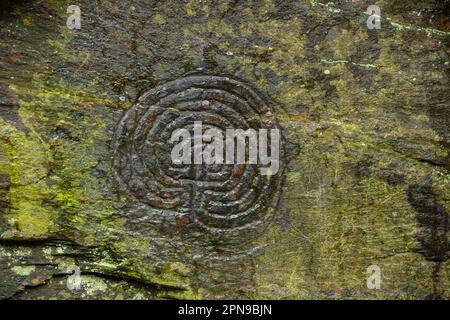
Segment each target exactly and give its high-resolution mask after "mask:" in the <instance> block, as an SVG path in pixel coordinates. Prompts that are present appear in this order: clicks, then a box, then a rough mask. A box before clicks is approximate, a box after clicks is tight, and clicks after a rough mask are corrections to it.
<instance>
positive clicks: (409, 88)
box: [0, 0, 450, 299]
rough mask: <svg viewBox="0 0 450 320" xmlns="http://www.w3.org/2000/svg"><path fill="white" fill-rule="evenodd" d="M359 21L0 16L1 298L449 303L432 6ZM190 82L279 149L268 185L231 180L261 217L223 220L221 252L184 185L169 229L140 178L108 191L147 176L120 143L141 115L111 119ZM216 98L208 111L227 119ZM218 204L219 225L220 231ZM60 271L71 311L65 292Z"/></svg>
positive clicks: (215, 13)
mask: <svg viewBox="0 0 450 320" xmlns="http://www.w3.org/2000/svg"><path fill="white" fill-rule="evenodd" d="M71 4H76V5H79V6H80V8H81V18H82V20H81V29H79V30H77V29H74V30H70V29H69V28H68V27H67V25H66V20H67V18H68V16H69V14H67V7H68V6H69V5H71ZM370 4H372V3H369V2H367V1H348V2H347V1H337V2H334V3H331V2H324V3H321V2H317V1H276V0H264V1H254V2H253V1H239V0H237V1H236V0H229V1H227V0H217V1H197V0H190V1H186V2H185V1H175V0H169V1H157V0H155V1H144V0H134V1H132V0H127V1H120V2H119V1H117V2H115V1H106V0H101V1H87V0H78V1H76V3H72V2H70V3H69V2H68V1H50V0H48V1H27V2H25V1H18V2H16V1H5V2H2V3H1V12H0V39H1V40H2V41H1V42H0V297H1V298H12V299H46V298H85V299H86V298H91V299H108V298H114V299H152V298H159V297H175V298H221V297H226V298H274V299H280V298H293V299H304V298H310V299H311V298H312V299H324V298H328V299H335V298H355V299H356V298H364V299H366V298H393V299H406V298H411V299H423V298H435V299H448V298H450V285H449V280H448V279H449V278H450V277H449V273H450V265H449V259H448V256H449V248H450V246H449V243H450V241H449V238H448V234H449V222H448V220H449V217H448V216H449V210H450V188H449V183H450V172H449V170H450V154H449V149H450V148H449V146H450V130H449V127H450V121H449V114H450V104H449V92H450V91H449V46H448V44H449V37H450V33H449V31H450V27H449V26H450V23H449V18H448V14H446V10H447V11H448V2H447V1H431V0H430V1H420V2H418V1H388V0H384V1H378V4H379V6H380V7H381V17H382V21H381V29H379V30H378V29H374V30H369V29H368V28H367V24H366V21H367V18H368V15H367V14H366V10H367V7H368V6H369V5H370ZM192 77H194V78H195V77H203V78H202V79H204V80H205V84H204V87H203V86H202V85H198V84H197V85H198V87H199V89H200V91H199V92H200V93H202V92H203V94H206V93H205V92H208V90H206V89H205V87H211V86H213V83H214V81H216V80H214V79H218V78H227V79H232V80H230V81H236V83H239V84H242V86H245V87H246V88H247V87H248V88H249V89H248V90H250V91H249V92H252V94H254V96H255V97H260V98H261V101H264V103H265V104H267V106H266V107H264V106H261V107H263V109H264V111H268V110H270V111H271V112H270V115H267V114H265V113H263V112H261V114H259V113H258V112H250V113H248V112H243V113H242V115H243V117H242V119H243V120H245V121H255V122H254V124H255V125H257V124H258V125H259V123H262V120H264V119H265V120H267V119H266V118H265V117H269V118H273V119H274V121H277V122H276V123H277V126H278V125H279V126H280V127H281V128H282V130H283V135H284V138H285V140H284V143H283V145H284V150H285V157H283V159H282V160H283V161H282V164H283V167H284V170H282V171H281V172H280V175H278V176H276V177H274V178H273V180H270V179H269V180H268V181H267V183H266V184H264V181H262V180H255V181H257V182H258V183H256V184H255V186H256V187H255V188H252V187H251V186H253V185H251V184H250V182H248V181H252V180H250V179H247V180H248V181H247V180H244V179H242V181H239V179H237V178H236V180H233V181H235V182H238V183H240V186H241V187H242V188H241V189H240V190H241V191H242V193H236V194H234V195H233V196H235V197H236V198H235V201H236V202H235V203H234V204H235V205H236V208H238V209H239V208H240V204H241V203H245V201H244V200H246V198H244V196H245V195H249V196H255V199H256V200H255V199H253V200H252V201H253V202H249V203H251V205H250V206H249V207H248V208H249V209H252V208H258V210H254V212H253V211H252V213H254V214H255V215H254V216H251V217H249V218H248V219H247V218H246V217H238V218H236V219H235V220H233V218H235V217H232V216H227V215H226V213H227V212H226V210H225V211H224V212H222V211H220V210H222V209H220V208H218V209H217V210H218V211H217V213H220V214H224V215H225V217H226V219H225V220H227V221H226V222H224V223H223V224H219V225H220V226H221V227H223V228H224V229H226V230H232V232H226V235H225V236H224V235H223V234H224V233H223V234H221V233H220V232H218V233H217V232H212V231H211V229H214V226H217V221H215V220H214V219H212V220H208V223H206V224H204V227H203V228H202V227H201V226H200V224H201V223H200V222H203V221H204V220H201V221H199V220H198V219H197V220H196V219H195V217H196V216H195V212H197V214H205V212H207V211H201V210H200V209H199V208H201V209H202V210H203V208H204V206H203V207H201V206H199V204H203V205H204V204H205V203H206V202H202V201H205V198H203V196H202V194H203V193H205V194H206V193H207V192H209V191H210V190H208V189H207V188H204V189H201V190H200V189H195V186H198V185H199V184H198V183H197V182H192V183H190V184H189V186H188V184H184V185H182V188H185V189H186V188H188V187H191V188H192V190H190V191H191V192H190V193H189V194H188V195H186V197H187V198H182V199H185V200H186V201H188V202H186V203H183V205H182V206H181V207H180V208H182V209H183V210H184V211H183V210H181V209H176V210H172V209H174V208H169V207H165V205H164V203H165V204H166V205H169V204H170V203H172V202H171V200H175V198H176V197H175V194H174V190H175V189H170V190H168V193H162V191H161V190H159V189H158V190H157V191H158V192H159V196H160V198H161V199H165V200H167V203H166V202H164V203H162V202H161V203H160V202H151V203H150V202H149V201H146V200H145V199H148V191H149V189H148V188H149V186H151V185H152V184H153V183H155V181H158V182H160V181H159V180H158V179H159V178H158V176H157V175H156V178H154V177H150V176H151V175H150V174H146V173H145V172H144V173H143V174H140V175H139V177H140V178H141V179H140V180H139V179H137V180H134V181H132V182H133V183H146V184H141V185H137V184H134V185H133V183H130V181H129V178H130V176H127V175H126V177H125V178H124V177H123V175H122V174H123V172H125V173H126V172H127V170H128V171H130V170H137V169H142V168H143V167H139V166H140V165H139V164H136V163H138V162H136V161H131V162H132V163H133V165H134V167H133V168H127V165H128V163H129V162H130V161H127V160H126V159H129V158H127V157H134V156H136V155H137V156H145V152H143V153H141V151H139V152H137V151H136V148H135V149H132V148H131V147H130V145H128V144H127V143H128V142H129V143H130V144H132V143H136V144H137V141H139V140H138V139H137V138H136V135H132V134H130V132H127V131H126V130H125V129H124V128H125V127H124V126H123V124H124V123H125V124H127V125H129V127H130V128H133V127H134V126H135V125H137V124H138V123H139V119H141V118H142V114H141V113H140V112H143V111H145V112H147V111H148V109H147V108H149V106H150V104H145V105H144V106H143V108H144V109H142V110H140V112H137V113H135V115H137V116H138V118H137V119H136V122H134V121H129V122H128V121H125V122H123V121H122V122H121V119H124V118H123V117H124V116H125V115H127V114H133V112H134V111H133V110H136V108H138V107H137V106H138V103H139V101H141V102H142V101H145V98H143V99H144V100H142V99H141V100H139V99H140V98H141V97H142V96H144V94H145V93H147V92H149V91H151V90H155V88H161V87H164V84H167V83H173V82H172V81H178V82H176V83H177V85H180V86H181V85H182V83H185V82H184V81H185V80H183V79H192ZM222 85H223V86H221V87H220V88H219V89H224V90H222V91H220V92H219V93H218V96H217V97H212V96H211V95H210V96H208V97H209V98H210V100H211V101H213V100H215V101H220V100H222V101H220V102H222V103H223V104H224V105H225V106H229V105H230V104H233V103H234V102H232V99H233V97H230V96H228V93H229V91H227V90H231V91H233V88H230V87H227V82H224V83H223V84H222ZM250 88H251V89H250ZM202 90H203V91H202ZM210 93H211V92H208V94H210ZM235 93H236V95H237V96H244V99H242V101H239V103H241V104H242V105H244V104H245V103H249V100H248V99H245V96H246V94H247V89H246V90H245V92H244V91H242V92H240V91H239V90H238V91H237V92H235ZM144 97H145V96H144ZM147 97H148V96H147ZM247 98H248V96H247ZM227 99H228V100H227ZM236 101H237V100H236ZM236 101H235V102H236ZM172 102H173V101H172ZM173 103H175V102H173ZM177 103H178V102H177ZM236 103H238V102H236ZM250 104H251V103H250ZM266 109H267V110H266ZM130 110H131V111H130ZM212 113H213V118H214V117H216V116H217V115H218V114H220V110H218V109H214V108H213V109H212ZM253 116H254V117H255V119H254V120H251V119H252V117H253ZM225 118H227V117H225ZM276 119H277V120H276ZM236 121H237V120H236ZM171 123H172V122H171V121H169V120H168V121H167V125H170V124H171ZM127 128H128V127H127ZM139 129H142V130H144V131H145V130H147V129H148V128H147V127H146V126H145V125H143V126H142V125H141V127H139ZM132 130H134V131H133V133H135V132H136V128H133V129H132ZM138 131H139V130H138ZM138 133H139V132H138ZM121 137H125V138H124V139H123V140H120V139H121ZM118 141H119V142H118ZM157 142H158V143H159V144H160V146H161V148H163V147H164V142H165V141H164V140H163V139H161V140H160V141H157ZM130 150H131V151H130ZM139 150H140V149H139ZM128 151H130V152H128ZM122 161H124V162H122ZM152 169H154V168H153V167H152ZM166 169H170V168H166ZM141 173H142V172H141ZM238 176H239V175H238ZM242 177H246V173H243V175H242ZM149 179H150V180H149ZM142 181H144V182H142ZM246 183H248V184H246ZM202 186H204V185H202ZM131 187H133V188H131ZM185 189H183V191H186V190H185ZM194 189H195V190H194ZM222 191H223V190H222ZM171 192H172V193H171ZM231 196H232V195H231V194H226V197H225V198H223V197H222V198H221V199H222V200H223V199H225V200H226V201H225V200H224V202H223V203H224V204H223V206H219V207H221V208H222V207H226V205H229V206H230V208H231V209H230V212H229V213H235V212H238V211H239V210H238V209H236V208H235V207H232V205H231V204H232V203H233V201H232V200H233V199H232V198H231ZM218 197H220V195H219V196H218ZM278 199H279V201H278ZM206 200H207V199H206ZM247 200H248V199H247ZM248 208H246V209H248ZM163 209H164V210H166V209H167V210H166V211H164V210H163ZM169 209H170V210H169ZM219 209H220V210H219ZM234 209H236V210H237V211H233V210H234ZM219 211H220V212H219ZM180 213H181V214H180ZM265 217H267V221H266V220H264V219H266V218H265ZM216 218H217V219H219V218H220V217H217V216H216V217H215V219H216ZM241 218H242V219H241ZM244 218H245V219H244ZM261 220H264V223H262V224H260V226H261V229H260V228H259V227H258V228H256V229H252V228H249V229H247V230H246V229H245V228H240V227H242V226H247V225H248V224H251V223H253V222H255V221H261ZM214 230H216V229H214ZM233 230H234V231H233ZM236 230H237V231H236ZM371 265H376V266H378V267H379V268H380V271H381V281H382V282H381V288H380V289H378V290H376V289H375V290H370V289H368V287H367V285H366V283H367V278H368V276H369V274H368V273H367V268H368V267H369V266H371ZM71 266H78V267H79V268H80V269H81V283H82V287H81V290H80V291H73V290H69V289H68V288H67V286H66V284H67V278H68V277H69V276H70V275H69V273H68V271H67V270H68V269H69V268H70V267H71Z"/></svg>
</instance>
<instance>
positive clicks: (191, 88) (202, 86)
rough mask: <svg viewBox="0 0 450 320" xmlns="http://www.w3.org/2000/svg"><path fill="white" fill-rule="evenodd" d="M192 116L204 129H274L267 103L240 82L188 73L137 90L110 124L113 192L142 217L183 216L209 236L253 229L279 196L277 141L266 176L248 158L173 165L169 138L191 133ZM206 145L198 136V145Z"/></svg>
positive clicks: (261, 226) (268, 214) (270, 212)
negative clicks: (116, 188)
mask: <svg viewBox="0 0 450 320" xmlns="http://www.w3.org/2000/svg"><path fill="white" fill-rule="evenodd" d="M198 122H201V123H202V125H203V130H204V131H207V130H212V129H213V130H216V131H222V132H225V131H226V130H228V129H242V130H249V129H252V130H255V131H259V130H262V131H269V130H273V129H279V126H278V122H277V120H276V119H275V117H274V115H273V113H272V110H271V109H270V108H269V106H268V105H267V103H266V102H265V101H264V100H263V99H262V98H261V97H260V96H259V95H258V94H257V93H256V92H255V91H253V90H252V89H251V88H250V87H249V86H247V85H245V84H243V83H241V82H238V81H236V80H232V79H229V78H226V77H215V76H191V77H186V78H182V79H178V80H175V81H172V82H169V83H166V84H164V85H161V86H159V87H156V88H154V89H152V90H150V91H149V92H147V93H146V94H144V95H143V96H142V97H141V98H140V99H139V101H138V103H137V104H136V105H135V106H134V107H132V108H131V109H130V110H128V112H127V113H126V114H125V115H124V117H123V118H122V119H121V121H120V123H119V125H118V128H117V131H116V136H115V138H114V143H113V152H114V158H113V166H114V170H115V173H116V175H117V179H118V181H119V183H120V186H121V190H122V191H124V192H126V193H127V194H129V195H130V196H131V197H132V198H133V199H135V200H137V201H138V202H139V203H141V204H145V205H147V206H149V207H151V208H153V209H152V210H149V212H150V213H149V214H150V215H151V214H154V215H158V216H160V217H162V218H164V217H175V218H178V217H185V218H187V219H188V220H189V221H191V222H192V223H194V224H195V225H198V226H200V227H201V228H203V229H204V230H206V231H207V232H208V233H209V234H211V235H213V236H224V235H226V236H230V237H232V238H239V237H241V236H242V234H243V232H245V234H247V235H248V234H253V235H255V234H258V233H259V232H260V231H261V230H263V229H264V227H265V226H267V224H268V223H269V222H270V220H271V218H272V217H273V215H274V212H275V207H276V204H277V202H278V199H279V195H280V189H281V176H282V174H283V166H284V163H283V160H284V148H283V145H282V141H281V144H280V145H279V150H277V153H278V152H279V158H280V161H279V169H278V171H277V172H276V173H275V174H273V175H262V174H261V169H263V168H262V167H263V166H264V165H263V164H261V163H259V164H258V163H249V162H248V161H247V162H245V163H235V164H229V163H228V162H223V163H212V164H184V163H177V162H175V163H174V161H173V159H171V154H172V151H173V148H174V147H175V145H176V142H173V139H171V137H172V136H173V134H174V132H175V131H176V130H180V129H182V130H185V131H186V132H194V129H195V128H194V123H198ZM192 140H195V135H194V136H193V138H192ZM194 142H195V141H192V145H194V144H195V143H194ZM188 143H189V144H191V141H189V142H188ZM209 144H210V143H205V142H203V144H202V145H201V148H202V149H204V148H206V147H207V146H208V145H209ZM260 147H261V146H260ZM194 148H195V147H194ZM248 148H251V146H249V147H248ZM269 149H270V148H269ZM247 151H248V150H247ZM194 152H195V150H194ZM193 163H197V162H195V161H194V162H193ZM248 231H250V232H248ZM253 231H254V232H253Z"/></svg>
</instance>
